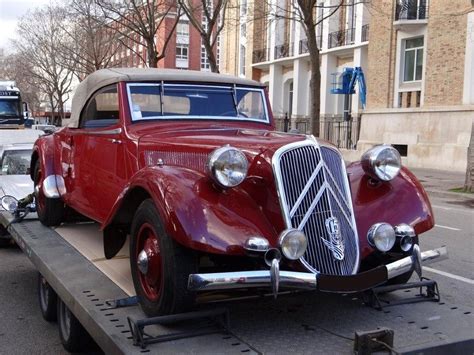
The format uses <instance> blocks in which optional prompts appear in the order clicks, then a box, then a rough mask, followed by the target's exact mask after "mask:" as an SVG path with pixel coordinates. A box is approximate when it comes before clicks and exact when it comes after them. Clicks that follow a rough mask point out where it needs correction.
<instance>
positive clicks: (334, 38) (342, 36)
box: [328, 28, 355, 48]
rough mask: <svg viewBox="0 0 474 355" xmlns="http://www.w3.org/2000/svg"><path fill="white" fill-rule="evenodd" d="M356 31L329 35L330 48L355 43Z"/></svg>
mask: <svg viewBox="0 0 474 355" xmlns="http://www.w3.org/2000/svg"><path fill="white" fill-rule="evenodd" d="M354 36H355V29H354V28H348V29H347V30H341V31H335V32H331V33H329V35H328V48H334V47H340V46H347V45H349V44H353V43H354Z"/></svg>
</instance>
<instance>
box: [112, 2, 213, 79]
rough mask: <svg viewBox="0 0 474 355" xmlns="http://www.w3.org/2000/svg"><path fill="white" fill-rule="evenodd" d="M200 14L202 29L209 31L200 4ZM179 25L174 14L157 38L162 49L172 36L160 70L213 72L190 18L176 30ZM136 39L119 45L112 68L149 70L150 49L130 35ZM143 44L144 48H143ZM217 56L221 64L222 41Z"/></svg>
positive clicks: (171, 14) (165, 21)
mask: <svg viewBox="0 0 474 355" xmlns="http://www.w3.org/2000/svg"><path fill="white" fill-rule="evenodd" d="M195 3H196V9H197V10H196V11H197V12H199V13H198V15H197V16H201V17H202V26H203V27H204V28H206V26H207V19H206V17H205V16H203V14H202V9H201V7H200V4H201V1H198V0H196V1H195ZM208 6H209V7H210V8H212V6H213V3H212V1H209V2H208ZM175 22H176V13H175V12H170V13H169V14H168V15H167V16H166V18H165V19H164V20H163V22H162V23H161V26H160V27H159V28H158V31H157V33H156V36H155V38H156V39H155V43H156V46H157V48H159V49H161V48H163V46H164V42H165V40H166V38H168V37H169V36H171V40H170V41H169V43H168V45H167V47H166V51H165V56H164V58H163V59H161V60H160V61H159V62H158V68H168V69H183V70H198V71H210V70H211V69H210V64H209V60H208V57H207V53H206V49H205V48H204V45H203V44H202V39H201V35H200V33H199V31H198V30H197V29H196V28H194V26H192V24H191V22H190V20H189V18H188V17H187V16H186V15H185V14H183V15H181V17H180V19H179V21H178V24H177V26H176V29H175V30H174V31H173V29H174V25H175ZM129 36H130V37H132V38H133V40H132V38H123V37H122V38H121V42H124V44H121V43H120V41H119V42H118V43H117V48H116V50H115V51H114V53H115V54H114V55H113V58H112V62H111V66H114V67H138V68H143V67H146V66H147V64H146V58H147V49H146V46H145V42H144V41H143V40H142V39H141V38H140V36H139V34H137V33H135V34H130V35H129ZM140 43H141V44H140ZM215 51H216V52H215V53H214V54H215V55H216V56H217V58H218V60H219V59H220V58H219V54H220V43H219V41H218V43H217V45H216V48H215Z"/></svg>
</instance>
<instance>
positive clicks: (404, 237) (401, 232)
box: [394, 223, 416, 252]
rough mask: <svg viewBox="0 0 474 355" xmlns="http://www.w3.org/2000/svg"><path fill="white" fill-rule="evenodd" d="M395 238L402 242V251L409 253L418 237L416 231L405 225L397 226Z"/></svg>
mask: <svg viewBox="0 0 474 355" xmlns="http://www.w3.org/2000/svg"><path fill="white" fill-rule="evenodd" d="M394 230H395V236H396V237H397V238H398V239H399V240H400V249H402V250H403V251H405V252H407V251H409V250H410V249H411V248H412V247H413V243H414V242H415V240H414V238H415V237H416V232H415V229H414V228H413V227H412V226H410V225H408V224H405V223H402V224H399V225H398V226H395V228H394Z"/></svg>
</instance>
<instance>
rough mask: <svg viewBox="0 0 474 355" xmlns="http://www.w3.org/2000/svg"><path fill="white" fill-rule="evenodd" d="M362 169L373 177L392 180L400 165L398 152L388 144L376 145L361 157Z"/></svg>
mask: <svg viewBox="0 0 474 355" xmlns="http://www.w3.org/2000/svg"><path fill="white" fill-rule="evenodd" d="M361 163H362V168H363V169H364V171H365V172H366V173H367V174H368V175H369V176H372V177H373V178H375V179H378V180H382V181H390V180H393V179H394V178H395V177H396V176H397V175H398V173H399V172H400V168H401V166H402V162H401V158H400V153H398V150H396V149H395V148H393V147H392V146H390V145H378V146H376V147H373V148H372V149H369V150H368V151H366V152H365V153H364V154H363V155H362V158H361Z"/></svg>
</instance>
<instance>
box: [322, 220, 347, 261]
mask: <svg viewBox="0 0 474 355" xmlns="http://www.w3.org/2000/svg"><path fill="white" fill-rule="evenodd" d="M325 224H326V230H327V232H328V234H329V240H326V239H324V238H321V239H322V240H323V243H324V245H326V246H327V247H328V248H329V250H331V252H332V255H333V256H334V258H335V259H337V260H342V259H344V241H343V240H342V235H341V226H340V225H339V220H338V219H337V218H336V217H329V218H326V223H325Z"/></svg>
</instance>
